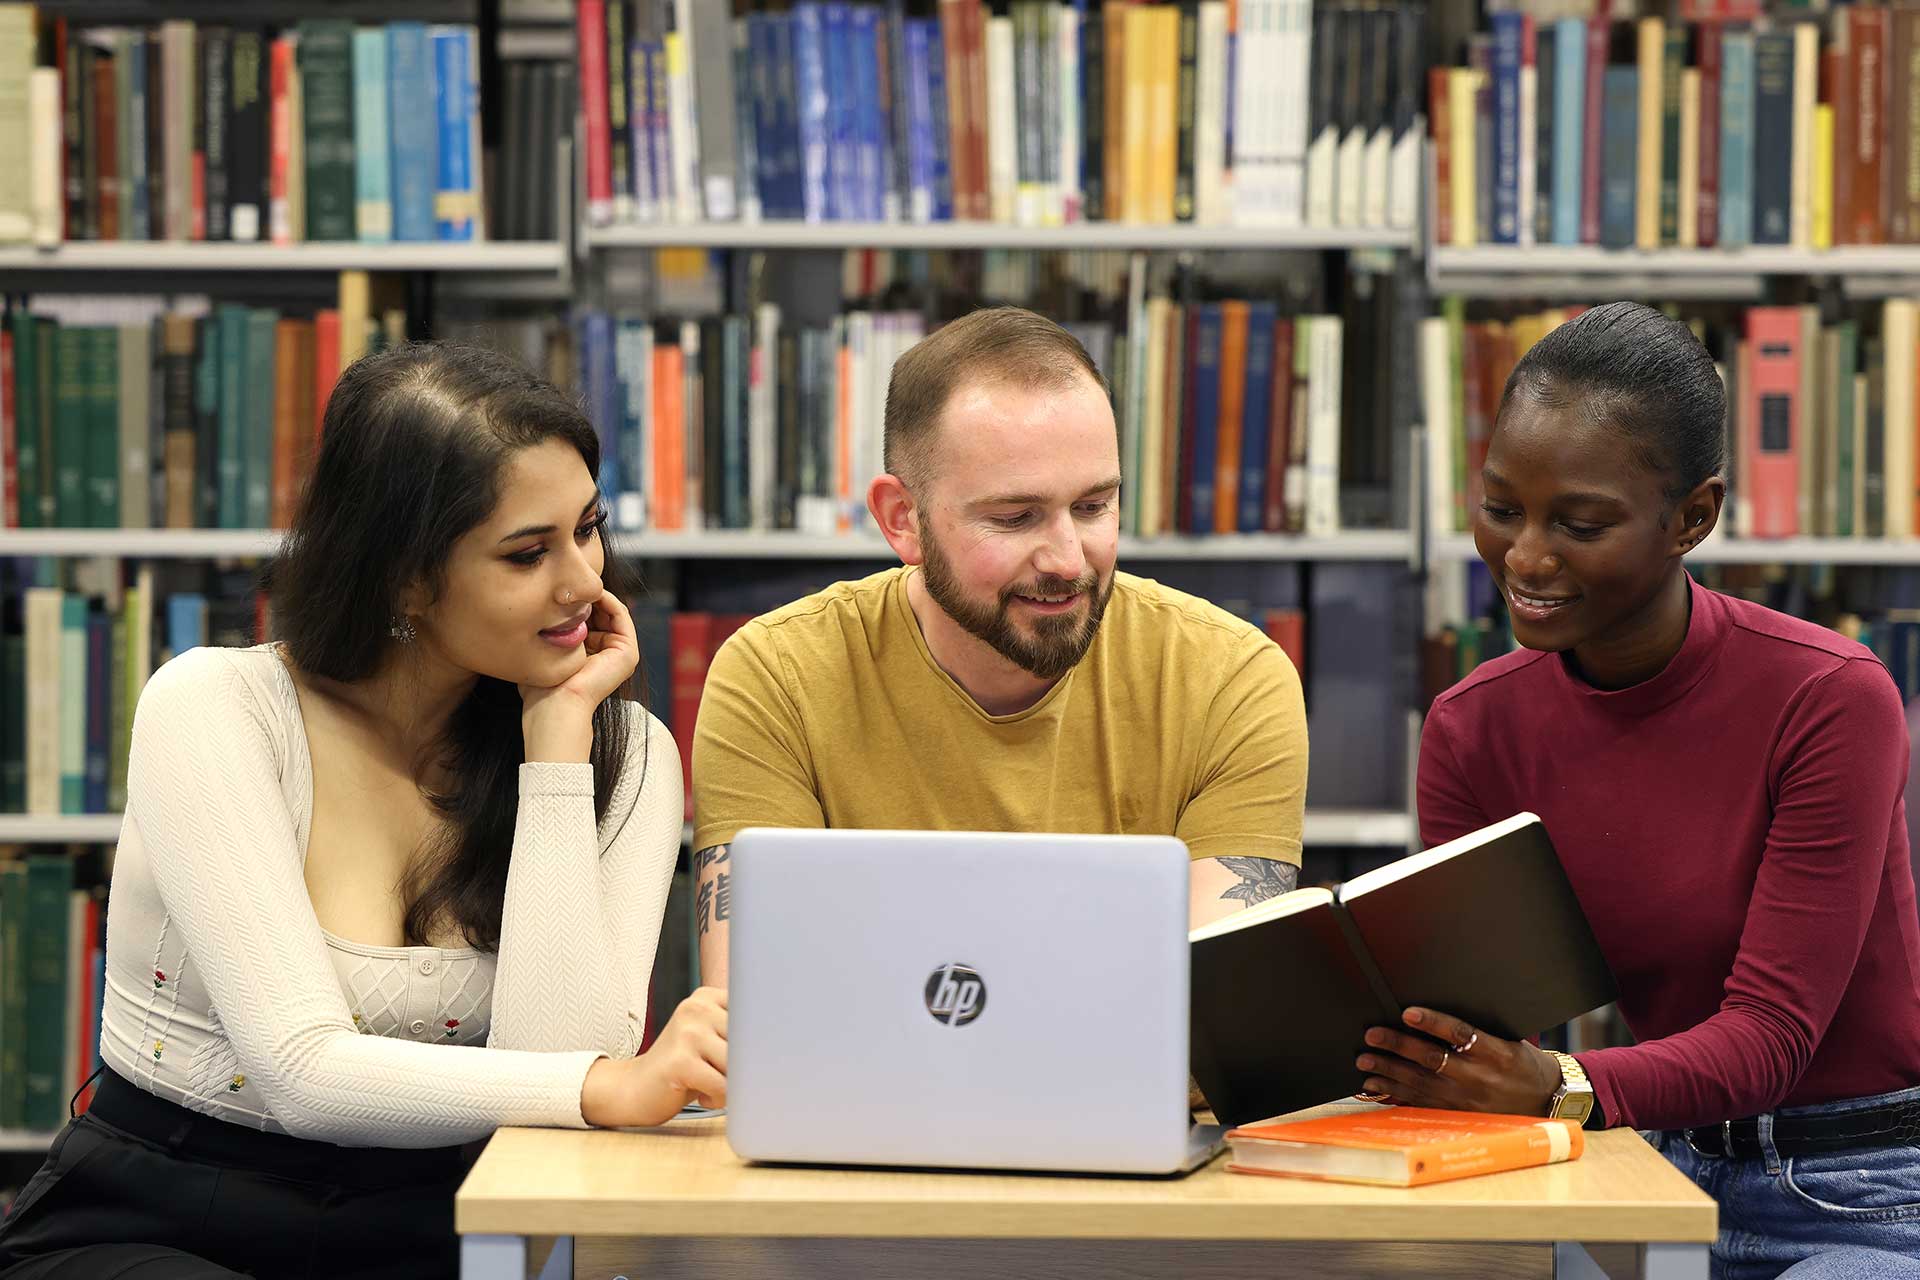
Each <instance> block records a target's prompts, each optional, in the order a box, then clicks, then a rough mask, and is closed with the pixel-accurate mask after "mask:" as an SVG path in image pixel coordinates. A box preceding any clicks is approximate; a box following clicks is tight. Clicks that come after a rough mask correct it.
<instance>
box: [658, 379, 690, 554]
mask: <svg viewBox="0 0 1920 1280" xmlns="http://www.w3.org/2000/svg"><path fill="white" fill-rule="evenodd" d="M653 360H654V366H653V367H654V377H653V394H654V406H655V411H654V417H653V448H654V457H655V458H656V459H657V465H656V466H655V468H654V477H653V482H654V486H655V488H654V494H655V498H656V499H657V501H658V503H659V512H660V514H659V517H658V520H657V522H656V523H657V525H658V527H660V528H662V529H668V530H672V531H676V532H677V531H679V530H681V529H684V528H686V526H687V513H686V492H687V490H686V484H687V443H686V415H687V406H686V391H685V386H686V382H685V379H686V360H685V357H684V356H683V355H682V353H681V351H680V348H679V347H678V346H677V345H666V344H663V345H660V346H656V347H655V348H654V349H653Z"/></svg>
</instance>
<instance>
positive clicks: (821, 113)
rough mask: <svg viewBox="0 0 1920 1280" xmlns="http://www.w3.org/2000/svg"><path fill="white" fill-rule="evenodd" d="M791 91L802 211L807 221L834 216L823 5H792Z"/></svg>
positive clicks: (821, 219) (825, 30) (825, 25)
mask: <svg viewBox="0 0 1920 1280" xmlns="http://www.w3.org/2000/svg"><path fill="white" fill-rule="evenodd" d="M793 69H794V90H795V95H796V102H797V103H798V106H799V134H800V166H801V210H802V213H803V216H804V217H805V218H806V220H807V221H808V222H824V221H826V220H827V219H828V218H831V217H832V216H834V215H833V207H832V200H831V197H830V194H829V192H830V188H831V185H832V182H831V173H830V168H829V163H828V155H829V153H830V152H831V150H832V140H831V138H830V137H829V136H828V122H827V115H828V110H829V108H828V105H827V24H826V15H825V13H823V12H822V6H820V5H818V4H797V5H795V6H794V7H793Z"/></svg>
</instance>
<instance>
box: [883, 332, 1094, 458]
mask: <svg viewBox="0 0 1920 1280" xmlns="http://www.w3.org/2000/svg"><path fill="white" fill-rule="evenodd" d="M1083 377H1084V378H1089V379H1091V380H1092V381H1093V383H1094V384H1095V385H1096V386H1098V387H1099V388H1100V390H1101V392H1102V393H1103V394H1108V395H1111V394H1112V393H1111V392H1110V391H1109V390H1108V387H1107V380H1106V379H1105V378H1103V377H1102V376H1101V375H1100V369H1099V367H1098V366H1096V365H1095V364H1094V363H1093V357H1091V356H1089V355H1088V354H1087V349H1086V348H1085V347H1083V346H1081V345H1080V342H1079V339H1077V338H1075V337H1074V336H1073V335H1072V334H1070V333H1068V332H1067V331H1066V330H1065V329H1062V328H1061V327H1060V326H1059V325H1057V324H1055V323H1054V322H1053V321H1051V320H1049V319H1047V318H1046V317H1045V316H1041V315H1036V314H1034V313H1033V312H1031V311H1028V310H1026V309H1024V308H1022V307H987V308H984V309H982V310H979V311H975V312H972V313H970V314H968V315H965V316H962V317H960V318H959V319H958V320H954V321H951V322H949V323H948V324H946V325H943V326H942V327H941V328H940V329H938V330H936V331H935V332H934V333H933V334H931V335H930V336H928V337H927V338H925V339H922V340H921V341H920V342H918V343H916V344H915V345H914V346H913V347H912V348H911V349H910V350H909V351H908V352H907V353H906V354H905V355H903V356H901V357H900V359H899V360H897V361H895V362H894V366H893V376H892V378H891V379H890V380H889V381H888V383H887V411H886V419H885V426H884V430H883V435H882V446H881V447H882V449H883V451H884V452H883V456H884V459H885V465H886V468H887V470H888V471H889V472H890V473H891V474H893V475H896V476H898V477H900V479H901V480H902V481H904V482H906V483H907V484H909V485H911V484H915V483H918V482H921V481H924V480H926V479H928V478H929V477H930V475H931V470H932V468H931V457H932V452H933V444H934V440H935V437H936V435H937V434H938V432H939V428H940V417H941V414H942V413H943V412H945V410H946V407H947V401H949V400H951V399H952V398H953V394H954V392H955V391H957V390H959V389H960V388H961V387H962V386H965V385H968V384H973V383H980V382H986V383H1005V384H1009V385H1012V386H1015V387H1019V388H1020V389H1021V390H1026V391H1032V390H1046V389H1056V388H1057V389H1064V388H1067V387H1070V386H1072V385H1073V384H1074V383H1075V382H1077V381H1078V380H1080V379H1081V378H1083Z"/></svg>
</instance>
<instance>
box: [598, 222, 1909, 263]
mask: <svg viewBox="0 0 1920 1280" xmlns="http://www.w3.org/2000/svg"><path fill="white" fill-rule="evenodd" d="M582 243H583V244H584V245H585V247H586V248H588V249H661V248H712V249H836V250H838V249H929V250H931V249H1035V250H1039V249H1117V250H1127V249H1140V250H1154V249H1159V250H1171V251H1178V252H1198V251H1201V250H1207V249H1214V250H1229V249H1256V250H1267V251H1275V252H1278V251H1285V250H1294V249H1299V250H1327V249H1383V250H1396V249H1399V250H1408V249H1412V248H1413V247H1414V244H1415V233H1414V232H1413V231H1411V230H1391V229H1387V228H1379V229H1362V228H1353V227H1303V228H1297V229H1289V228H1282V227H1263V226H1199V225H1196V224H1193V223H1174V224H1172V225H1158V226H1156V225H1152V224H1147V223H1127V222H1077V223H1073V224H1071V225H1069V226H1058V227H1026V226H1008V225H1004V224H1001V223H993V222H926V223H912V222H788V221H761V222H695V223H670V222H663V223H657V224H642V225H622V226H612V227H589V228H587V229H586V230H585V231H584V232H583V233H582ZM1916 269H1920V264H1917V267H1916Z"/></svg>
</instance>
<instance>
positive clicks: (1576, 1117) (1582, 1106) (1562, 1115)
mask: <svg viewBox="0 0 1920 1280" xmlns="http://www.w3.org/2000/svg"><path fill="white" fill-rule="evenodd" d="M1592 1114H1593V1095H1592V1094H1591V1093H1587V1092H1585V1091H1584V1090H1583V1091H1581V1092H1579V1093H1569V1094H1568V1095H1567V1096H1566V1097H1564V1098H1562V1099H1560V1105H1559V1106H1558V1107H1556V1108H1554V1118H1555V1119H1557V1120H1571V1121H1573V1122H1574V1123H1575V1124H1585V1123H1586V1122H1587V1117H1588V1116H1590V1115H1592Z"/></svg>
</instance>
